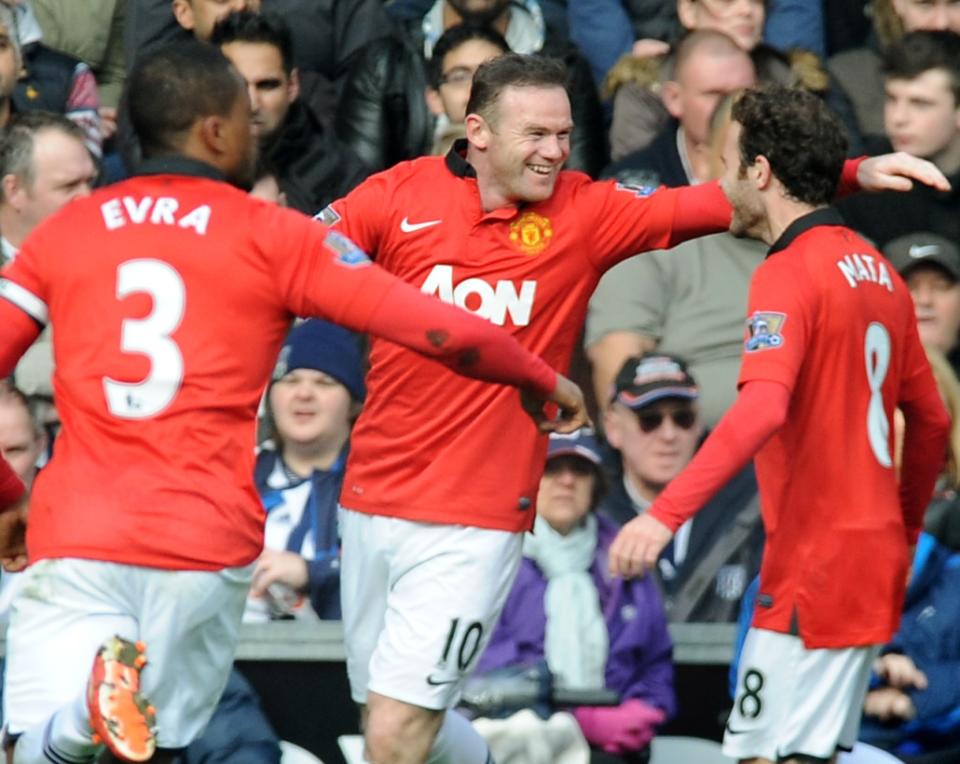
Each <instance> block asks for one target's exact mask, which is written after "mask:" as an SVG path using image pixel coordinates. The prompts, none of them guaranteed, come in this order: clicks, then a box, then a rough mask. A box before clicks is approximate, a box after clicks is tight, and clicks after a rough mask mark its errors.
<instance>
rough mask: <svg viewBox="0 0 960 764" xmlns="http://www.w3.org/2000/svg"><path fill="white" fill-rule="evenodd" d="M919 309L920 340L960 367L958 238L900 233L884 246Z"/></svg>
mask: <svg viewBox="0 0 960 764" xmlns="http://www.w3.org/2000/svg"><path fill="white" fill-rule="evenodd" d="M883 253H884V254H885V255H886V256H887V257H888V258H889V259H890V262H891V263H893V266H894V267H895V268H896V269H897V271H898V272H899V273H900V275H901V276H902V277H903V280H904V281H906V282H907V287H908V288H909V289H910V296H911V297H913V303H914V305H915V306H916V311H917V327H918V329H919V331H920V340H921V341H922V342H923V344H924V345H925V346H926V347H928V348H933V349H935V350H937V351H939V352H940V353H943V354H944V356H946V358H947V360H948V361H949V363H950V365H951V366H952V367H953V369H954V371H955V372H956V371H957V369H958V368H960V250H958V247H957V244H956V242H953V241H950V240H949V239H945V238H943V237H942V236H937V235H936V234H933V233H929V232H917V233H912V234H907V235H905V236H901V237H898V238H896V239H894V240H893V241H891V242H890V243H888V244H887V246H886V247H884V250H883Z"/></svg>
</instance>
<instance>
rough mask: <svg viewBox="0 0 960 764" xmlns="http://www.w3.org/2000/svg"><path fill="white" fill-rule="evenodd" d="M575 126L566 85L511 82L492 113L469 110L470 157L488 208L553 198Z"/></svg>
mask: <svg viewBox="0 0 960 764" xmlns="http://www.w3.org/2000/svg"><path fill="white" fill-rule="evenodd" d="M572 131H573V118H572V117H571V114H570V99H569V98H568V97H567V92H566V91H565V90H564V89H563V88H562V87H514V86H510V87H507V88H505V89H504V90H503V92H502V93H501V94H500V96H499V97H498V99H497V102H496V103H495V104H494V106H493V108H492V109H491V110H490V113H489V118H484V117H482V116H480V115H477V114H471V115H468V116H467V138H468V139H469V141H470V144H471V146H470V152H469V154H468V157H467V158H468V159H469V160H470V162H471V163H472V164H473V166H474V168H475V169H476V171H477V179H478V183H479V185H480V193H481V197H482V198H483V203H484V208H485V209H488V210H489V209H493V208H495V207H499V206H503V205H505V204H516V203H518V202H539V201H543V200H545V199H549V198H550V196H551V194H553V188H554V185H556V182H557V176H558V175H559V174H560V170H561V169H562V167H563V163H564V162H565V161H566V160H567V157H568V156H570V135H571V133H572Z"/></svg>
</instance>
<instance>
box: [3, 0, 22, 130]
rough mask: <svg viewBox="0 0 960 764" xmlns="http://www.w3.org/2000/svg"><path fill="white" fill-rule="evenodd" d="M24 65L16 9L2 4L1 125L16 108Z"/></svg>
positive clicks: (4, 123) (8, 119)
mask: <svg viewBox="0 0 960 764" xmlns="http://www.w3.org/2000/svg"><path fill="white" fill-rule="evenodd" d="M22 66H23V59H22V57H21V52H20V40H19V38H18V37H17V17H16V11H15V10H14V9H13V8H10V7H8V6H6V5H3V4H0V127H4V126H6V124H7V123H8V122H9V121H10V117H11V116H13V112H14V110H15V108H16V107H15V106H14V103H13V91H14V90H15V89H16V87H17V78H18V77H19V76H20V71H21V68H22Z"/></svg>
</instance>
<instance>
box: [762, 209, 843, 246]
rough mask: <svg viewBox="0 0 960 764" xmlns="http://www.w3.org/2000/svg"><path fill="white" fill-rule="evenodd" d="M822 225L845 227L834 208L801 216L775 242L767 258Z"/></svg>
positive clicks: (817, 210) (818, 210)
mask: <svg viewBox="0 0 960 764" xmlns="http://www.w3.org/2000/svg"><path fill="white" fill-rule="evenodd" d="M821 225H843V218H842V217H840V213H839V212H837V211H836V210H835V209H834V208H833V207H821V208H819V209H816V210H814V211H813V212H808V213H807V214H806V215H801V216H800V217H798V218H797V219H796V220H794V221H793V222H792V223H791V224H790V225H788V226H787V227H786V229H785V230H784V232H783V233H782V234H780V238H779V239H777V240H776V241H775V242H773V245H772V246H771V247H770V251H768V252H767V257H770V256H771V255H775V254H776V253H777V252H779V251H780V250H782V249H786V248H787V247H789V246H790V245H791V244H793V241H794V239H796V238H797V237H798V236H800V235H801V234H804V233H806V232H807V231H809V230H810V229H811V228H816V227H817V226H821Z"/></svg>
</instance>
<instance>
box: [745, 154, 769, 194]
mask: <svg viewBox="0 0 960 764" xmlns="http://www.w3.org/2000/svg"><path fill="white" fill-rule="evenodd" d="M750 172H751V174H752V175H753V177H754V182H755V183H756V184H757V188H758V189H760V190H761V191H762V190H763V189H765V188H767V186H769V185H770V183H771V181H772V180H773V170H772V169H771V168H770V160H769V159H767V158H766V157H765V156H764V155H763V154H758V155H757V158H756V159H754V160H753V165H752V166H751V168H750Z"/></svg>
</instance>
